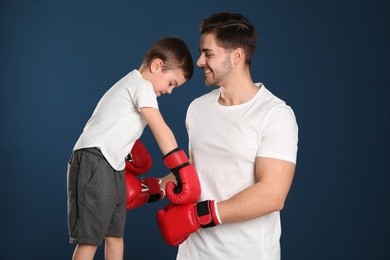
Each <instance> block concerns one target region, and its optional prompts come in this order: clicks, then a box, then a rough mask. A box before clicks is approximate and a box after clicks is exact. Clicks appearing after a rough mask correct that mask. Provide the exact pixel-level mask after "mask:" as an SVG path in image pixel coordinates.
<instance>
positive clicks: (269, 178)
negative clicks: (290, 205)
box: [217, 157, 295, 223]
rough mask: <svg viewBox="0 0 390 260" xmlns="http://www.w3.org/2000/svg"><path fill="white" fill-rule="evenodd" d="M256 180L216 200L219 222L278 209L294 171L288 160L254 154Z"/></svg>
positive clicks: (280, 206)
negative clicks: (230, 194)
mask: <svg viewBox="0 0 390 260" xmlns="http://www.w3.org/2000/svg"><path fill="white" fill-rule="evenodd" d="M255 170H256V178H257V182H256V183H255V184H254V185H252V186H250V187H248V188H246V189H245V190H242V191H241V192H239V193H237V194H236V195H235V196H233V197H232V198H230V199H228V200H225V201H221V202H218V203H217V205H218V212H219V216H220V219H221V221H222V222H223V223H228V222H237V221H244V220H249V219H253V218H257V217H261V216H264V215H266V214H269V213H271V212H274V211H280V210H282V208H283V206H284V202H285V200H286V198H287V194H288V192H289V190H290V187H291V184H292V180H293V177H294V172H295V164H294V163H292V162H288V161H284V160H279V159H273V158H265V157H257V159H256V167H255Z"/></svg>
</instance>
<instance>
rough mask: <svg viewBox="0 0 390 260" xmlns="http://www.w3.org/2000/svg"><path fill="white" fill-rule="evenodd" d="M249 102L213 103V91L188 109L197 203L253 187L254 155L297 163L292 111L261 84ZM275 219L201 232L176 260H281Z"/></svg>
mask: <svg viewBox="0 0 390 260" xmlns="http://www.w3.org/2000/svg"><path fill="white" fill-rule="evenodd" d="M257 85H258V86H259V87H260V89H259V91H258V92H257V94H256V95H255V96H254V97H253V98H252V99H251V100H249V101H248V102H246V103H243V104H240V105H235V106H222V105H220V104H219V103H218V98H219V97H220V90H219V88H218V89H215V90H213V91H211V92H210V93H208V94H205V95H203V96H201V97H199V98H197V99H195V100H194V101H193V102H192V103H191V104H190V106H189V108H188V111H187V117H186V125H187V130H188V135H189V146H190V147H189V148H190V150H191V151H192V155H193V160H194V165H195V168H196V171H197V173H198V176H199V180H200V184H201V187H202V194H201V199H200V201H203V200H209V199H213V200H216V201H217V202H218V201H223V200H226V199H229V198H231V197H232V196H234V195H235V194H237V193H238V192H240V191H242V190H243V189H245V188H247V187H249V186H252V185H253V184H254V183H255V160H256V157H271V158H277V159H281V160H286V161H289V162H293V163H295V162H296V156H297V143H298V127H297V123H296V119H295V115H294V113H293V111H292V109H291V108H290V107H289V106H287V105H286V104H285V102H284V101H282V100H280V99H279V98H277V97H276V96H274V95H273V94H272V93H271V92H270V91H268V90H267V89H266V88H265V87H264V86H263V85H262V84H260V83H258V84H257ZM280 235H281V226H280V215H279V212H273V213H271V214H268V215H266V216H263V217H259V218H256V219H252V220H248V221H243V222H236V223H223V224H221V225H219V226H216V227H212V228H205V229H200V230H198V231H197V232H195V233H193V234H191V235H190V236H189V238H188V239H187V240H186V241H185V242H184V243H183V244H181V245H180V246H179V251H178V256H177V259H180V260H217V259H223V260H226V259H234V260H239V259H243V260H244V259H245V260H251V259H263V260H264V259H280V243H279V240H280Z"/></svg>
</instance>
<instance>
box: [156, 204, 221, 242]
mask: <svg viewBox="0 0 390 260" xmlns="http://www.w3.org/2000/svg"><path fill="white" fill-rule="evenodd" d="M217 212H218V210H217V205H216V202H215V201H214V200H205V201H202V202H198V203H196V204H187V205H172V204H170V205H168V206H166V207H165V209H164V210H159V211H158V212H157V223H158V227H159V229H160V232H161V235H162V237H163V238H164V240H165V242H166V243H167V244H168V245H170V246H178V245H180V244H181V243H183V242H184V241H185V240H186V239H187V238H188V237H189V235H191V234H192V233H194V232H196V231H197V230H198V229H200V228H208V227H214V226H216V225H219V224H221V223H222V222H221V221H220V220H219V218H218V213H217Z"/></svg>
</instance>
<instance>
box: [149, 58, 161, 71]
mask: <svg viewBox="0 0 390 260" xmlns="http://www.w3.org/2000/svg"><path fill="white" fill-rule="evenodd" d="M163 65H164V62H163V61H162V59H158V58H156V59H154V60H152V62H151V63H150V66H149V70H150V72H151V73H156V72H159V71H161V70H162V69H163Z"/></svg>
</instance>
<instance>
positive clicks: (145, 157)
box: [125, 140, 152, 175]
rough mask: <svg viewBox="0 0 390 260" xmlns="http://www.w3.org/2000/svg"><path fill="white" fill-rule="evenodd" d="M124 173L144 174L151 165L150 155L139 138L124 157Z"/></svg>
mask: <svg viewBox="0 0 390 260" xmlns="http://www.w3.org/2000/svg"><path fill="white" fill-rule="evenodd" d="M125 162H126V168H125V171H126V173H131V174H133V175H140V174H144V173H146V172H147V171H149V170H150V168H151V167H152V157H151V156H150V154H149V152H148V150H146V148H145V146H144V145H143V144H142V143H141V141H140V140H137V141H135V143H134V145H133V148H132V149H131V152H130V153H129V155H128V156H127V157H126V160H125Z"/></svg>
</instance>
